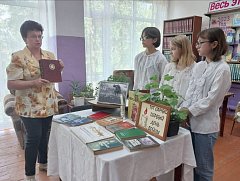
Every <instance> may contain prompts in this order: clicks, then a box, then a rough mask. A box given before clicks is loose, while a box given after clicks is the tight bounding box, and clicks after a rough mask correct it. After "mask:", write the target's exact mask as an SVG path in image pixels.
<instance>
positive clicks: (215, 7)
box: [208, 0, 240, 13]
mask: <svg viewBox="0 0 240 181" xmlns="http://www.w3.org/2000/svg"><path fill="white" fill-rule="evenodd" d="M239 7H240V1H239V0H220V1H214V2H210V3H209V8H208V13H215V12H218V11H223V10H225V11H226V10H230V9H238V8H239Z"/></svg>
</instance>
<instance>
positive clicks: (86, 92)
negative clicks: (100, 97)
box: [80, 83, 95, 103]
mask: <svg viewBox="0 0 240 181" xmlns="http://www.w3.org/2000/svg"><path fill="white" fill-rule="evenodd" d="M93 93H94V88H93V84H92V83H87V84H86V86H84V87H83V89H82V90H81V93H80V94H81V95H82V96H83V97H84V98H85V102H86V103H87V102H88V101H90V100H93V99H95V97H94V94H93Z"/></svg>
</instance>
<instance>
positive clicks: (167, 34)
mask: <svg viewBox="0 0 240 181" xmlns="http://www.w3.org/2000/svg"><path fill="white" fill-rule="evenodd" d="M201 26H202V17H200V16H190V17H184V18H178V19H170V20H165V21H164V28H163V49H162V52H163V54H164V55H165V56H166V58H167V59H168V61H170V55H171V51H170V41H171V39H172V38H173V37H174V36H177V35H186V36H187V37H188V38H189V39H190V41H191V42H192V48H193V52H194V54H195V56H196V57H197V59H199V55H198V52H197V49H196V47H195V44H196V42H197V34H198V33H199V32H200V31H201Z"/></svg>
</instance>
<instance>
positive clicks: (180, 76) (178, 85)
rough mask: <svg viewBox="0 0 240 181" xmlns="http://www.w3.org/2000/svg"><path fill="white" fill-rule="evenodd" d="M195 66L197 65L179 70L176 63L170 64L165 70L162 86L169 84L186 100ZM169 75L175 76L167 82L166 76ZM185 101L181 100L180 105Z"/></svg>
mask: <svg viewBox="0 0 240 181" xmlns="http://www.w3.org/2000/svg"><path fill="white" fill-rule="evenodd" d="M194 65H195V63H193V64H192V65H191V66H190V67H186V68H185V69H183V70H178V69H177V67H176V64H175V63H173V62H172V63H168V64H167V65H166V67H165V69H164V72H163V78H162V79H161V82H160V86H161V85H162V84H168V85H170V86H172V87H173V89H174V90H175V91H176V93H177V94H179V95H181V96H182V97H183V98H184V99H185V96H186V92H187V89H188V86H189V82H190V78H191V76H192V70H193V67H194ZM167 74H169V75H171V76H174V78H173V79H172V80H170V81H165V80H164V76H165V75H167ZM184 99H182V98H181V99H180V100H179V101H178V105H180V104H181V102H182V101H183V100H184Z"/></svg>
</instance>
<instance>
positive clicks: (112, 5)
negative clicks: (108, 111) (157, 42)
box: [84, 0, 168, 83]
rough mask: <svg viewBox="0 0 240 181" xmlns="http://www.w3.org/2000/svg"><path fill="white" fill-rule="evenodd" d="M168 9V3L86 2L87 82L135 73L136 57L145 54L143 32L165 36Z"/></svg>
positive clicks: (130, 0) (131, 0) (146, 0)
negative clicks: (154, 30)
mask: <svg viewBox="0 0 240 181" xmlns="http://www.w3.org/2000/svg"><path fill="white" fill-rule="evenodd" d="M167 8H168V2H167V0H161V1H151V0H94V1H89V0H85V1H84V27H85V47H86V72H87V82H95V83H96V82H98V81H100V80H106V78H107V77H108V76H110V75H111V74H112V72H113V70H117V69H133V60H134V57H135V55H136V54H138V53H140V52H141V51H143V50H144V49H143V47H142V43H141V42H140V40H139V38H140V36H141V33H142V30H143V29H144V28H145V27H147V26H155V27H157V28H159V30H160V31H161V32H162V29H163V20H164V19H166V16H167ZM160 48H161V47H160Z"/></svg>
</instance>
